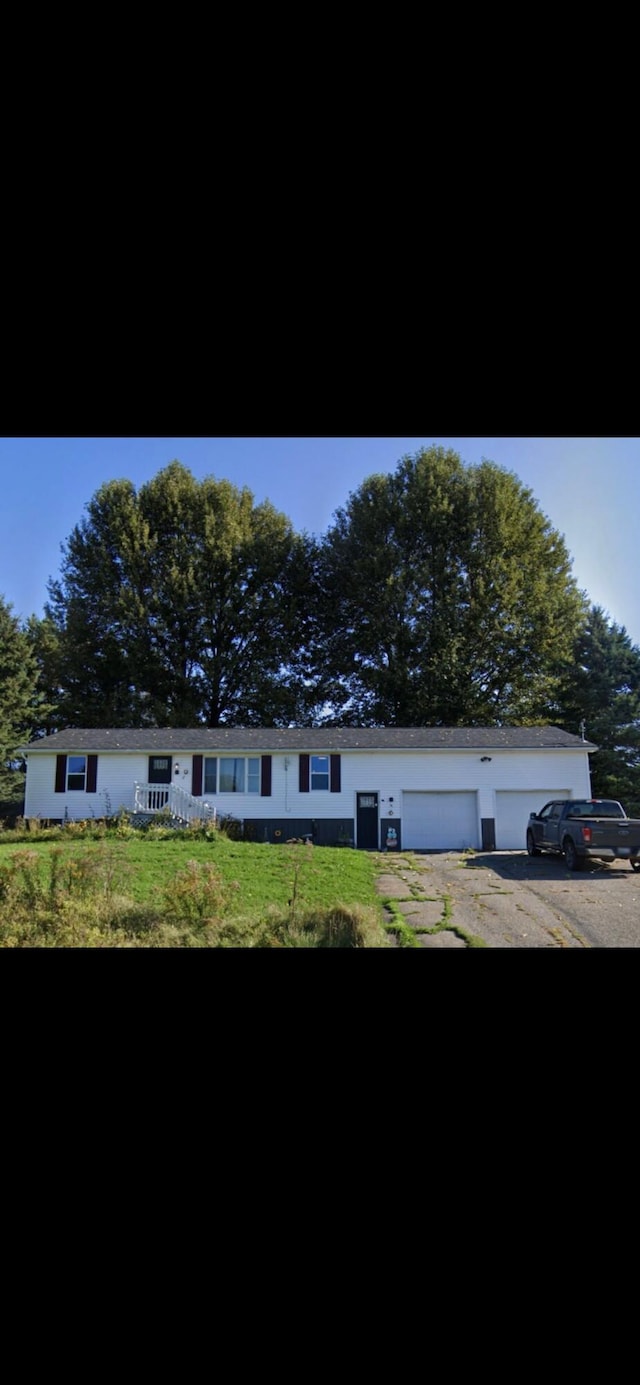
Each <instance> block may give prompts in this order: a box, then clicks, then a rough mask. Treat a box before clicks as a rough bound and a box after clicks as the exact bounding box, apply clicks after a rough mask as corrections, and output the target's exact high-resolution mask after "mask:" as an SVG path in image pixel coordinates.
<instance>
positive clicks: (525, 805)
mask: <svg viewBox="0 0 640 1385" xmlns="http://www.w3.org/2000/svg"><path fill="white" fill-rule="evenodd" d="M550 798H571V794H570V793H569V790H568V789H538V790H532V789H528V790H527V791H526V793H525V792H524V791H523V790H521V789H499V790H498V792H497V793H496V847H497V849H498V851H525V850H526V845H527V823H528V821H529V813H539V811H540V809H541V808H544V805H545V803H548V802H549V799H550Z"/></svg>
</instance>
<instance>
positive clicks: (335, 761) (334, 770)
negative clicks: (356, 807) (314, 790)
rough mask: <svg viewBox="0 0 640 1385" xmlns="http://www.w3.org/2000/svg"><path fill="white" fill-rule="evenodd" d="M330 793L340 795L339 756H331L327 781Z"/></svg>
mask: <svg viewBox="0 0 640 1385" xmlns="http://www.w3.org/2000/svg"><path fill="white" fill-rule="evenodd" d="M329 787H330V790H331V793H340V756H339V755H332V756H331V775H330V779H329Z"/></svg>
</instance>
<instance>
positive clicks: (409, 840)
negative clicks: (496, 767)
mask: <svg viewBox="0 0 640 1385" xmlns="http://www.w3.org/2000/svg"><path fill="white" fill-rule="evenodd" d="M402 815H403V826H402V845H403V847H406V849H407V851H411V850H413V851H458V850H464V848H465V847H467V846H478V845H479V842H478V796H477V794H475V793H405V794H403V807H402Z"/></svg>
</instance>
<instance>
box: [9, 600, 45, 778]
mask: <svg viewBox="0 0 640 1385" xmlns="http://www.w3.org/2000/svg"><path fill="white" fill-rule="evenodd" d="M37 685H38V666H37V663H36V660H35V657H34V655H33V652H32V650H31V648H30V645H29V640H28V638H27V636H26V635H25V633H24V631H23V630H21V628H20V624H19V621H18V619H17V617H16V616H14V615H13V614H12V607H11V604H10V603H8V602H5V601H4V599H3V598H2V597H0V800H7V801H8V800H11V799H12V798H15V796H16V795H19V794H21V792H22V786H23V775H22V773H21V768H22V767H23V765H22V761H21V757H20V756H19V754H18V747H19V746H20V745H22V744H24V743H25V742H26V741H28V740H30V739H31V737H32V735H33V733H34V731H35V730H36V729H37V728H38V726H39V725H40V722H41V719H42V717H43V715H46V712H47V710H48V709H47V708H46V707H45V706H44V698H43V696H42V694H41V693H40V692H39V690H38V686H37Z"/></svg>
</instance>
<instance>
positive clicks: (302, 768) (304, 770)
mask: <svg viewBox="0 0 640 1385" xmlns="http://www.w3.org/2000/svg"><path fill="white" fill-rule="evenodd" d="M298 765H299V775H300V779H299V785H298V787H299V789H300V793H308V792H309V756H308V755H300V756H299V757H298Z"/></svg>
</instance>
